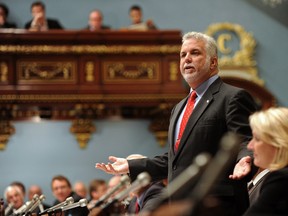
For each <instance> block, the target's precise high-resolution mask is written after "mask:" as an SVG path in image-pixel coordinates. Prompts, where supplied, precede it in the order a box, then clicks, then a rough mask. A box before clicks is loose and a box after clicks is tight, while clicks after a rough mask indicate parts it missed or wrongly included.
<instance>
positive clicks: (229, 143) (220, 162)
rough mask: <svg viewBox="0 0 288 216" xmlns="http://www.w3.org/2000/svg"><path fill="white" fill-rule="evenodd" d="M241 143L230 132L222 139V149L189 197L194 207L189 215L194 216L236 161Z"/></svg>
mask: <svg viewBox="0 0 288 216" xmlns="http://www.w3.org/2000/svg"><path fill="white" fill-rule="evenodd" d="M239 143H240V139H239V136H238V135H237V134H235V133H232V132H228V133H226V134H225V135H224V136H223V137H222V139H221V141H220V149H219V150H218V152H217V153H216V155H215V156H214V158H213V159H212V160H211V162H210V163H209V165H208V166H207V168H206V170H205V171H204V173H203V174H202V176H201V178H200V179H199V181H198V184H196V186H195V187H194V189H193V190H192V191H191V193H190V196H189V197H190V198H191V199H192V205H191V209H190V214H189V215H194V213H195V210H196V208H197V207H198V205H199V204H200V202H201V201H202V200H203V199H204V198H205V196H206V195H207V194H208V193H209V192H210V190H211V189H212V187H213V185H214V183H215V182H216V180H217V179H218V178H219V176H220V175H221V174H222V173H224V171H225V170H226V169H227V168H228V166H230V165H231V163H232V162H233V161H234V160H235V157H236V156H237V153H238V150H239Z"/></svg>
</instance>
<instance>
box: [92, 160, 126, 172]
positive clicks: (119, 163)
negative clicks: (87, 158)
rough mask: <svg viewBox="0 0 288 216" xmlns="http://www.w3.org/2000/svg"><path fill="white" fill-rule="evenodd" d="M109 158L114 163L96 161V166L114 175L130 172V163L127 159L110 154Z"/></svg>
mask: <svg viewBox="0 0 288 216" xmlns="http://www.w3.org/2000/svg"><path fill="white" fill-rule="evenodd" d="M109 160H110V161H112V162H113V163H112V164H111V163H110V162H109V163H107V164H105V163H96V165H95V168H97V169H100V170H103V171H104V172H106V173H109V174H113V175H120V174H126V173H128V172H129V165H128V161H127V159H125V158H118V157H114V156H110V157H109Z"/></svg>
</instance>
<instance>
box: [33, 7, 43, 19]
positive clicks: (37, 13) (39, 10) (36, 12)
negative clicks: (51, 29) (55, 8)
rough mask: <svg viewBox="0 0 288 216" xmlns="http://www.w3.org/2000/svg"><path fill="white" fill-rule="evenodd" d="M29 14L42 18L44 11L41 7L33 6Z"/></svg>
mask: <svg viewBox="0 0 288 216" xmlns="http://www.w3.org/2000/svg"><path fill="white" fill-rule="evenodd" d="M31 13H32V16H33V17H44V15H45V11H44V9H43V8H42V7H41V6H34V7H33V8H32V9H31Z"/></svg>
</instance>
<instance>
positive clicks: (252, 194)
mask: <svg viewBox="0 0 288 216" xmlns="http://www.w3.org/2000/svg"><path fill="white" fill-rule="evenodd" d="M268 174H269V172H267V173H266V174H265V175H264V176H262V177H261V179H259V180H258V181H257V183H256V184H255V185H254V186H253V187H252V188H251V189H250V190H249V191H248V193H249V200H250V206H251V205H253V204H254V203H255V202H256V200H257V199H258V197H259V194H260V189H261V187H262V184H263V182H264V179H265V178H266V177H267V175H268Z"/></svg>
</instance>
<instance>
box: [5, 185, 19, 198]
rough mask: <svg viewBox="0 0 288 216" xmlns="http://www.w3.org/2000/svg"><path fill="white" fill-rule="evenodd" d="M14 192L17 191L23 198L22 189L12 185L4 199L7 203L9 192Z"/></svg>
mask: <svg viewBox="0 0 288 216" xmlns="http://www.w3.org/2000/svg"><path fill="white" fill-rule="evenodd" d="M13 190H16V192H17V194H20V195H21V196H22V197H23V194H22V191H21V189H20V188H19V187H18V186H16V185H10V186H8V187H7V188H6V189H5V191H4V198H5V200H6V201H7V194H8V193H9V192H11V191H13Z"/></svg>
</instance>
